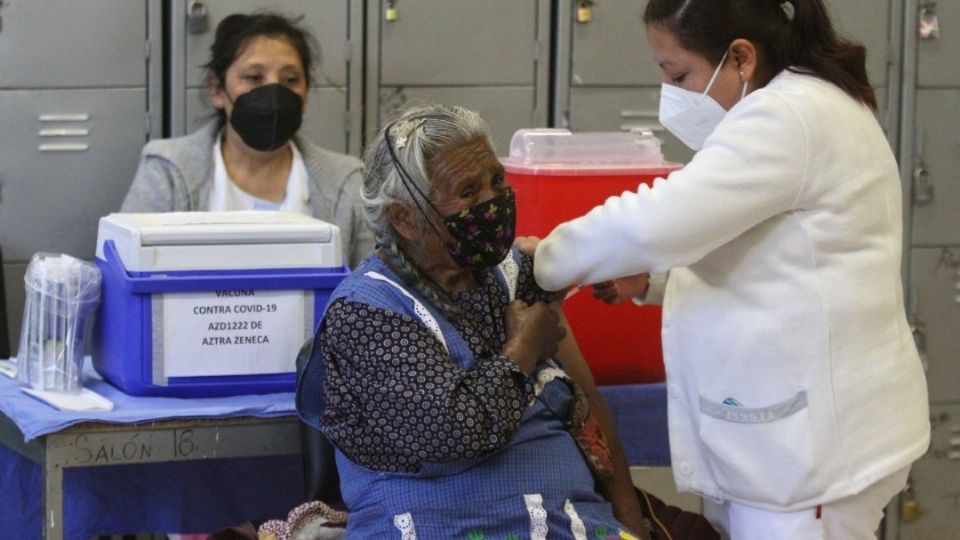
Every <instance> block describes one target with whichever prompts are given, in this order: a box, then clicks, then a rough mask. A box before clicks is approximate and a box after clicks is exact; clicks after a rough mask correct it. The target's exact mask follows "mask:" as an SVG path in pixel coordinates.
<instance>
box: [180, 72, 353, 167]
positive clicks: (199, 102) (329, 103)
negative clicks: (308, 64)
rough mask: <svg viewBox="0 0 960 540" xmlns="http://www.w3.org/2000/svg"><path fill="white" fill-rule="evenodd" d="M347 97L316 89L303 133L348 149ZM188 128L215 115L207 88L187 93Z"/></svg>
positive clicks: (330, 147)
mask: <svg viewBox="0 0 960 540" xmlns="http://www.w3.org/2000/svg"><path fill="white" fill-rule="evenodd" d="M346 101H347V98H346V96H345V95H344V93H343V91H341V90H338V89H334V88H312V89H311V90H310V98H309V99H308V100H307V111H306V113H305V114H304V116H303V126H302V127H301V128H300V132H301V133H303V134H304V135H305V136H306V137H307V138H309V139H310V140H311V141H313V142H314V143H316V144H319V145H321V146H323V147H324V148H326V149H327V150H333V151H334V152H340V153H346V152H347V105H346ZM186 106H187V107H186V108H187V130H188V131H193V130H195V129H197V128H199V127H200V126H202V125H203V124H205V123H206V122H207V121H208V120H209V119H211V118H212V116H211V115H212V113H213V108H212V107H210V101H209V99H208V98H207V92H206V90H200V89H190V90H187V93H186Z"/></svg>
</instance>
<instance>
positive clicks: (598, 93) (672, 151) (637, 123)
mask: <svg viewBox="0 0 960 540" xmlns="http://www.w3.org/2000/svg"><path fill="white" fill-rule="evenodd" d="M659 110H660V87H659V86H657V87H633V88H630V87H625V88H619V87H586V86H585V87H575V88H572V89H571V90H570V125H571V126H576V131H617V130H621V131H629V130H630V129H633V128H645V129H649V130H651V131H653V133H654V134H655V135H656V136H657V138H659V139H660V140H661V142H662V146H661V150H663V155H664V156H665V157H666V159H667V160H669V161H673V162H676V163H686V162H687V161H690V158H691V157H693V151H692V150H690V149H689V148H688V147H687V146H686V145H684V144H683V143H682V142H680V141H679V140H678V139H677V138H676V137H674V136H673V135H671V134H670V132H668V131H667V130H666V128H664V127H663V126H661V125H660V121H659V120H658V119H657V117H658V115H659ZM571 129H572V128H571Z"/></svg>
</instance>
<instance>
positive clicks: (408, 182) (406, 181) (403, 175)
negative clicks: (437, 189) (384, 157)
mask: <svg viewBox="0 0 960 540" xmlns="http://www.w3.org/2000/svg"><path fill="white" fill-rule="evenodd" d="M397 122H398V120H395V121H393V122H391V123H390V125H389V126H387V129H385V130H384V132H383V138H384V141H385V142H386V143H387V152H389V153H390V159H392V160H393V165H394V167H396V168H397V172H398V173H400V180H401V183H402V184H403V187H404V188H406V190H407V193H409V194H410V198H411V199H413V204H415V205H417V209H419V210H420V213H421V214H423V217H424V218H427V223H429V224H430V228H431V229H433V232H434V234H436V235H437V238H438V239H440V242H441V243H443V245H444V246H445V247H446V248H447V251H453V250H455V249H456V248H457V246H455V245H451V244H450V243H449V242H448V241H447V240H446V239H444V237H443V235H442V234H440V230H439V229H437V226H436V225H434V223H433V221H432V220H431V219H430V218H428V217H427V212H426V210H424V209H423V206H422V205H421V204H420V202H419V201H418V200H417V196H416V195H415V194H414V193H413V190H414V189H415V190H417V193H418V194H419V195H420V196H421V197H423V200H424V201H426V202H427V204H428V205H430V208H431V209H432V210H433V211H434V212H435V213H436V214H437V215H438V216H440V217H443V214H441V213H440V211H439V210H437V207H436V206H434V205H433V203H432V202H430V198H429V197H427V196H426V194H424V193H423V191H422V190H421V189H420V186H418V185H417V184H416V183H415V182H414V181H413V180H412V179H411V178H410V175H409V174H407V170H406V169H405V168H404V167H403V165H402V164H401V163H400V160H399V159H397V154H396V152H395V151H394V149H393V137H392V136H391V135H390V130H392V129H393V126H394V125H395V124H396V123H397ZM410 186H413V189H411V188H410Z"/></svg>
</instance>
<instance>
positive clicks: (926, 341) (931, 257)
mask: <svg viewBox="0 0 960 540" xmlns="http://www.w3.org/2000/svg"><path fill="white" fill-rule="evenodd" d="M911 265H912V270H911V278H912V280H913V284H912V287H913V291H912V293H913V302H912V303H913V305H912V307H911V311H912V313H911V318H912V319H913V322H914V324H916V325H917V327H918V328H920V329H921V332H920V335H921V338H920V340H919V344H920V349H921V350H922V353H923V354H924V355H925V360H926V365H927V381H929V391H930V400H931V401H932V402H938V401H941V402H942V401H946V400H954V401H955V400H958V399H960V395H958V394H957V389H958V388H960V340H958V339H957V329H958V328H960V247H953V248H939V247H936V248H933V247H932V248H924V249H913V250H912V254H911ZM958 421H960V418H958ZM958 478H960V477H958ZM958 487H960V486H958Z"/></svg>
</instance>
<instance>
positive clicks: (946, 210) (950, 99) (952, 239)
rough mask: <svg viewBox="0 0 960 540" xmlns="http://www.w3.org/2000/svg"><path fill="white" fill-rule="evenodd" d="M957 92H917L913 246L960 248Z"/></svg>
mask: <svg viewBox="0 0 960 540" xmlns="http://www.w3.org/2000/svg"><path fill="white" fill-rule="evenodd" d="M958 110H960V88H952V89H937V90H933V89H930V90H924V89H920V90H918V91H917V119H916V122H915V128H914V135H913V136H914V138H915V139H914V148H915V152H916V158H915V159H914V167H913V171H912V177H913V178H912V181H913V243H914V244H915V245H916V244H922V245H926V244H960V210H958V209H960V182H958V180H960V133H958V132H957V124H958V121H960V114H958V113H957V111H958Z"/></svg>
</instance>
